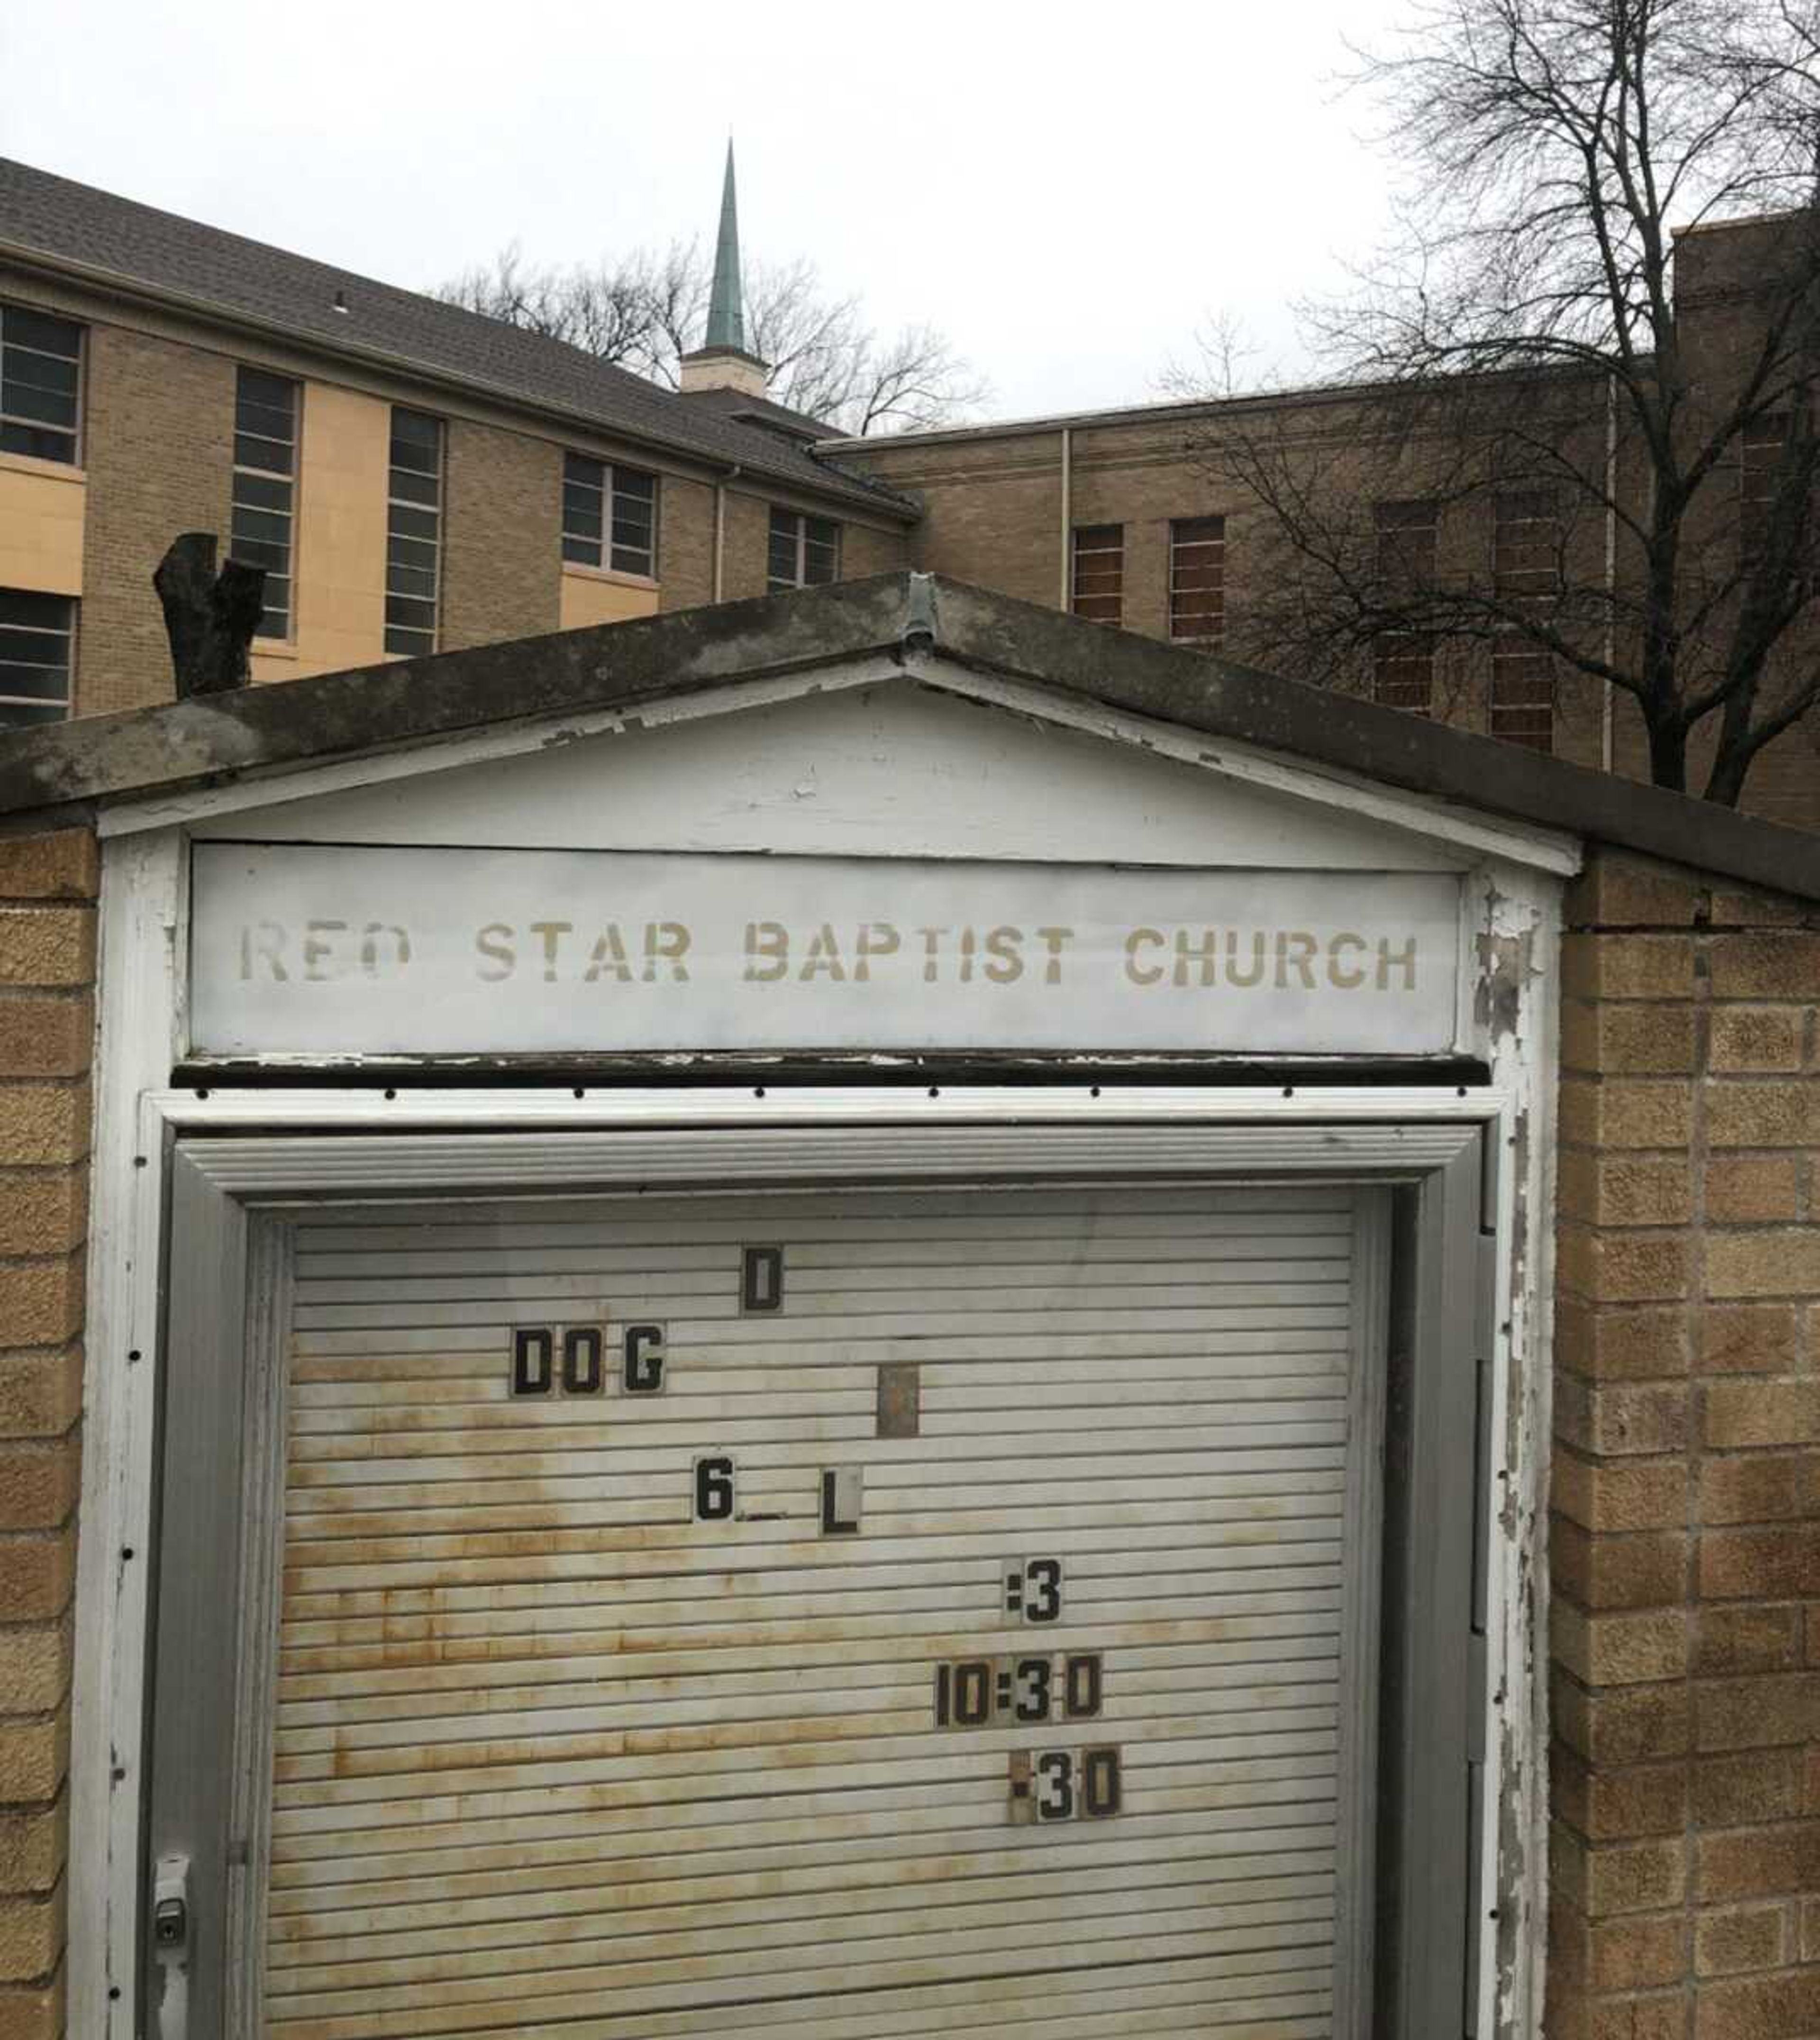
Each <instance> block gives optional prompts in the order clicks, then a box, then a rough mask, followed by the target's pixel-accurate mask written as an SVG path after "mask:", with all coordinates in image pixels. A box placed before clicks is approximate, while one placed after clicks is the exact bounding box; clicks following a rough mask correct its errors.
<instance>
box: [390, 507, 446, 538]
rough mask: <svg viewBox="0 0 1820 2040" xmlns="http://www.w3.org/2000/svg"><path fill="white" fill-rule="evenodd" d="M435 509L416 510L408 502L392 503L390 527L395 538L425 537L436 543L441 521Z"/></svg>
mask: <svg viewBox="0 0 1820 2040" xmlns="http://www.w3.org/2000/svg"><path fill="white" fill-rule="evenodd" d="M441 521H442V520H441V519H440V518H439V517H438V516H437V515H436V513H435V511H434V510H414V509H412V507H411V506H410V504H408V503H394V504H393V505H392V515H391V518H390V529H391V532H392V535H393V537H395V538H399V537H401V538H407V539H427V540H428V541H429V542H431V544H432V545H433V544H435V541H436V539H437V538H438V537H439V532H438V530H437V527H438V525H439V523H441Z"/></svg>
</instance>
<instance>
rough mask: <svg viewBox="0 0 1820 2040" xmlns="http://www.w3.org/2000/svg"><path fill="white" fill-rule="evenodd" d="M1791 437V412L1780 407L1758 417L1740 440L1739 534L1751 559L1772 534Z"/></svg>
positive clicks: (1739, 539) (1739, 538)
mask: <svg viewBox="0 0 1820 2040" xmlns="http://www.w3.org/2000/svg"><path fill="white" fill-rule="evenodd" d="M1787 441H1788V416H1787V414H1786V413H1784V412H1780V411H1778V412H1775V413H1772V414H1771V415H1770V416H1769V417H1766V418H1754V419H1753V420H1752V421H1751V422H1750V424H1748V425H1746V427H1745V428H1744V431H1743V434H1742V438H1741V440H1740V442H1739V445H1738V541H1739V543H1740V545H1741V546H1742V548H1743V550H1744V554H1745V556H1746V559H1747V560H1748V559H1749V558H1750V557H1751V556H1753V555H1754V554H1757V553H1760V552H1761V550H1763V546H1764V542H1765V539H1768V538H1769V520H1770V515H1771V512H1773V510H1774V508H1775V507H1776V485H1777V484H1778V483H1779V482H1780V480H1781V467H1782V449H1783V447H1784V444H1785V443H1787Z"/></svg>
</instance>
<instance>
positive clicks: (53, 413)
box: [0, 305, 82, 462]
mask: <svg viewBox="0 0 1820 2040" xmlns="http://www.w3.org/2000/svg"><path fill="white" fill-rule="evenodd" d="M81 361H82V328H81V327H80V326H78V325H72V324H71V323H70V322H69V321H68V320H67V319H59V318H51V317H49V316H48V314H45V313H43V312H31V311H26V310H24V309H23V308H22V307H21V306H17V305H0V452H5V453H21V454H26V455H30V456H31V458H32V459H35V460H56V461H66V462H73V461H74V459H75V458H76V425H77V421H78V408H77V407H78V383H79V379H80V375H81V367H80V364H81Z"/></svg>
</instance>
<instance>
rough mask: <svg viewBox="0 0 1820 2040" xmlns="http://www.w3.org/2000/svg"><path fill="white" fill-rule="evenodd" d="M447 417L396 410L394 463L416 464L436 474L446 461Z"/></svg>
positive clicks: (420, 468) (393, 442)
mask: <svg viewBox="0 0 1820 2040" xmlns="http://www.w3.org/2000/svg"><path fill="white" fill-rule="evenodd" d="M442 451H443V421H442V420H441V419H440V418H431V417H425V416H424V414H423V413H422V412H420V411H394V412H393V413H392V462H393V466H398V467H412V468H416V470H419V471H420V473H423V474H435V471H436V470H437V469H438V468H439V466H441V465H442Z"/></svg>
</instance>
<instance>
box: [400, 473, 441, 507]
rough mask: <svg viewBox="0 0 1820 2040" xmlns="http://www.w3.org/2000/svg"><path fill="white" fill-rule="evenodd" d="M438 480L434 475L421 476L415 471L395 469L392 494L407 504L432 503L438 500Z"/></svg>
mask: <svg viewBox="0 0 1820 2040" xmlns="http://www.w3.org/2000/svg"><path fill="white" fill-rule="evenodd" d="M392 493H393V496H394V497H398V498H399V499H401V500H403V501H405V502H407V503H431V504H433V503H434V502H435V500H436V493H437V492H436V478H435V475H434V474H418V473H417V472H416V470H413V469H411V468H406V467H395V468H393V470H392Z"/></svg>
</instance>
